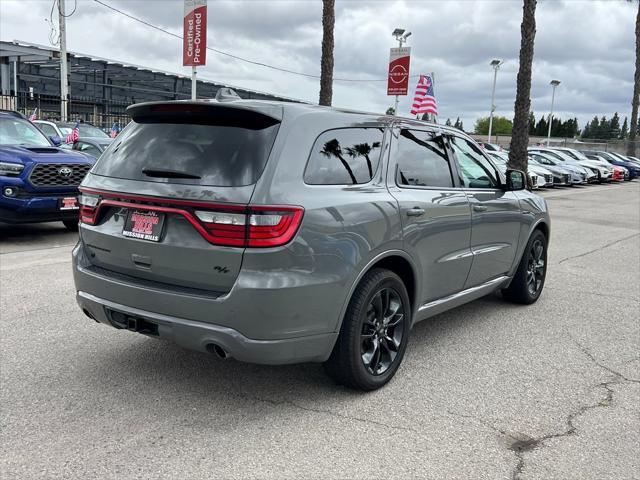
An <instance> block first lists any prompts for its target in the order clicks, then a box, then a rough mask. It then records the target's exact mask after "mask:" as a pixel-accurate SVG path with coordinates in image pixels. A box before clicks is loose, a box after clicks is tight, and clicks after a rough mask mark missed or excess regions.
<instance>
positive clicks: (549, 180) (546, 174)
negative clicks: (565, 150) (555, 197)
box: [544, 173, 553, 183]
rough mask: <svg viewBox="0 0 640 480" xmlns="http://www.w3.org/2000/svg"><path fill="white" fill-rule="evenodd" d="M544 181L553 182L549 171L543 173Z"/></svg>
mask: <svg viewBox="0 0 640 480" xmlns="http://www.w3.org/2000/svg"><path fill="white" fill-rule="evenodd" d="M544 181H545V182H547V183H553V175H551V174H549V173H545V174H544Z"/></svg>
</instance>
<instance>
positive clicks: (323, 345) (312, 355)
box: [76, 291, 338, 365]
mask: <svg viewBox="0 0 640 480" xmlns="http://www.w3.org/2000/svg"><path fill="white" fill-rule="evenodd" d="M76 299H77V301H78V305H79V306H80V308H81V309H82V310H83V311H85V313H88V314H89V315H90V316H91V317H93V319H94V320H96V321H98V322H100V323H104V324H105V325H109V326H112V327H116V328H121V327H119V326H118V324H117V323H116V322H114V317H113V312H117V313H120V314H124V315H127V316H131V317H135V318H136V319H142V320H143V321H144V322H145V323H146V324H147V325H148V324H151V325H152V326H154V329H153V334H152V335H151V336H157V337H158V338H161V339H166V340H169V341H172V342H174V343H176V344H177V345H179V346H181V347H183V348H186V349H189V350H196V351H200V352H209V353H211V352H212V351H213V347H214V346H219V347H222V348H223V349H224V350H225V351H226V352H227V353H228V355H229V356H231V357H233V358H235V359H237V360H240V361H243V362H250V363H262V364H268V365H280V364H287V363H302V362H322V361H325V360H326V359H327V358H328V357H329V354H330V353H331V350H332V348H333V345H334V343H335V341H336V338H337V336H338V334H337V333H326V334H319V335H309V336H304V337H296V338H287V339H280V340H254V339H251V338H247V337H245V336H244V335H242V334H241V333H240V332H238V331H236V330H234V329H232V328H228V327H222V326H219V325H213V324H209V323H203V322H196V321H193V320H186V319H183V318H176V317H172V316H169V315H163V314H159V313H154V312H148V311H145V310H140V309H137V308H132V307H128V306H125V305H121V304H118V303H115V302H110V301H108V300H104V299H101V298H98V297H96V296H94V295H91V294H89V293H86V292H82V291H79V292H77V295H76Z"/></svg>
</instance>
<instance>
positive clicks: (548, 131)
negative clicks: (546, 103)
mask: <svg viewBox="0 0 640 480" xmlns="http://www.w3.org/2000/svg"><path fill="white" fill-rule="evenodd" d="M549 85H551V86H552V87H553V90H552V91H551V111H550V112H549V130H547V148H549V143H550V141H551V121H552V120H553V101H554V100H555V98H556V87H557V86H558V85H560V80H551V81H550V82H549Z"/></svg>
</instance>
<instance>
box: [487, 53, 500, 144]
mask: <svg viewBox="0 0 640 480" xmlns="http://www.w3.org/2000/svg"><path fill="white" fill-rule="evenodd" d="M502 63H503V61H502V60H500V59H499V58H494V59H493V60H491V63H490V64H489V65H491V66H492V67H493V88H492V89H491V110H490V112H489V135H487V143H491V129H492V128H493V112H494V110H495V109H496V106H495V105H494V103H495V99H496V79H497V78H498V69H499V68H500V65H502Z"/></svg>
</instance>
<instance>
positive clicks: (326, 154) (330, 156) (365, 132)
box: [304, 128, 383, 185]
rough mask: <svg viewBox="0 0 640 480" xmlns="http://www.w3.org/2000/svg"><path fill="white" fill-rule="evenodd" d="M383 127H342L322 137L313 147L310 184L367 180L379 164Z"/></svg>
mask: <svg viewBox="0 0 640 480" xmlns="http://www.w3.org/2000/svg"><path fill="white" fill-rule="evenodd" d="M382 135H383V130H382V129H380V128H341V129H337V130H329V131H327V132H324V133H323V134H322V135H320V136H319V137H318V139H317V140H316V142H315V143H314V145H313V148H312V149H311V156H310V157H309V163H308V164H307V169H306V170H305V173H304V181H305V183H307V184H309V185H354V184H358V183H367V182H369V181H370V180H371V179H372V178H373V174H374V173H375V171H376V169H377V168H378V162H379V160H380V151H381V149H382Z"/></svg>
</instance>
